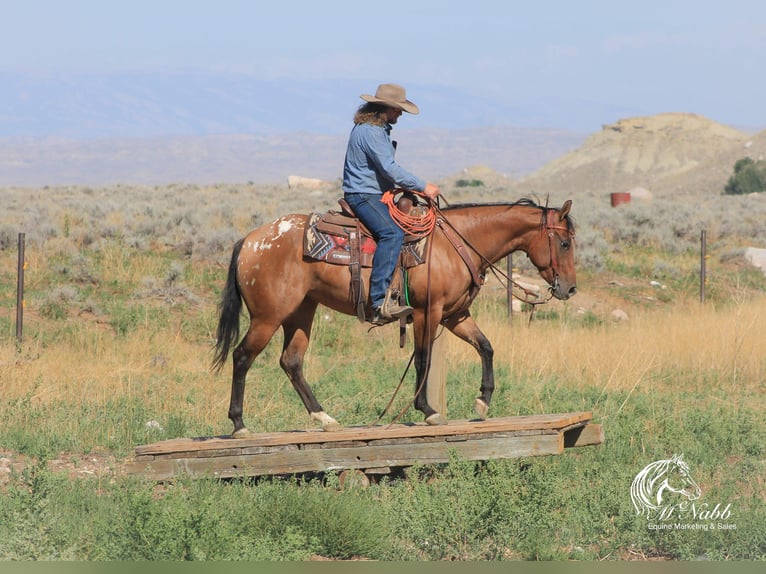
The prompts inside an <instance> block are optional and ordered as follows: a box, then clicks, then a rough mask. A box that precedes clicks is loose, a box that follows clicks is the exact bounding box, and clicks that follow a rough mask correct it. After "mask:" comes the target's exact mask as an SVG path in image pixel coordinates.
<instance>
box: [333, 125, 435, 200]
mask: <svg viewBox="0 0 766 574" xmlns="http://www.w3.org/2000/svg"><path fill="white" fill-rule="evenodd" d="M397 187H400V188H402V189H408V190H415V191H423V190H424V189H425V188H426V182H425V181H423V180H422V179H420V178H419V177H416V176H414V175H412V174H411V173H410V172H408V171H407V170H405V169H404V168H402V167H401V166H400V165H399V164H398V163H396V160H395V159H394V145H393V144H392V143H391V125H390V124H386V125H385V127H384V126H377V125H373V124H356V125H355V126H354V127H353V128H352V130H351V135H350V136H349V138H348V147H347V148H346V161H345V162H344V165H343V191H344V192H345V193H377V194H382V193H383V192H384V191H388V190H389V189H394V188H397Z"/></svg>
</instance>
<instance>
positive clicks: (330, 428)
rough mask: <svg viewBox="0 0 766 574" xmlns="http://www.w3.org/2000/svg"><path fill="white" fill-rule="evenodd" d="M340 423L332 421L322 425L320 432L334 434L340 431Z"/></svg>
mask: <svg viewBox="0 0 766 574" xmlns="http://www.w3.org/2000/svg"><path fill="white" fill-rule="evenodd" d="M340 428H341V427H340V423H339V422H338V421H332V422H330V423H325V424H323V425H322V430H323V431H325V432H335V431H339V430H340Z"/></svg>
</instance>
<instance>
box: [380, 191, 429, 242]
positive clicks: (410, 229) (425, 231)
mask: <svg viewBox="0 0 766 574" xmlns="http://www.w3.org/2000/svg"><path fill="white" fill-rule="evenodd" d="M401 191H402V190H390V191H387V192H385V193H384V194H383V197H382V198H381V201H382V202H383V203H385V204H386V205H387V206H388V213H390V214H391V219H393V220H394V222H395V223H396V224H397V225H398V226H399V227H401V228H402V229H403V230H404V232H405V233H408V234H410V235H414V236H416V237H425V236H426V235H430V234H431V232H432V231H433V230H434V227H436V209H434V206H433V203H431V201H430V200H428V209H427V211H426V212H425V213H424V214H422V215H417V216H415V215H409V214H407V213H404V212H402V211H400V210H399V208H398V207H397V206H396V201H395V197H396V194H397V193H399V192H401ZM410 193H413V194H415V195H419V196H420V197H425V196H424V195H423V194H420V193H417V192H410ZM418 211H420V210H418Z"/></svg>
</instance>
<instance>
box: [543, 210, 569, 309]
mask: <svg viewBox="0 0 766 574" xmlns="http://www.w3.org/2000/svg"><path fill="white" fill-rule="evenodd" d="M556 216H558V211H557V210H555V209H550V208H548V207H547V206H546V207H544V208H543V217H542V223H541V225H540V233H541V234H543V233H545V234H547V235H548V252H549V256H550V260H551V263H550V267H551V269H552V270H553V281H552V282H551V284H550V285H549V286H548V290H549V291H550V292H551V294H552V293H553V292H554V291H555V290H556V289H558V286H559V265H558V256H557V254H558V250H554V239H558V238H557V237H556V234H555V233H554V231H565V232H566V233H567V237H568V241H574V237H575V234H574V231H572V230H571V229H570V228H569V226H568V225H557V224H556V222H555V218H556ZM563 243H564V242H563V241H559V244H560V245H561V246H563Z"/></svg>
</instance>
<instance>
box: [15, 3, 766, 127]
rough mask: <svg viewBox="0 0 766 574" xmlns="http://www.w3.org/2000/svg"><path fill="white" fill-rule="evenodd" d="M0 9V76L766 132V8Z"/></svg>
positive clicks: (321, 6) (365, 5)
mask: <svg viewBox="0 0 766 574" xmlns="http://www.w3.org/2000/svg"><path fill="white" fill-rule="evenodd" d="M0 14H1V15H2V17H1V19H0V72H7V71H12V72H23V73H31V74H34V73H50V72H62V73H70V72H73V73H95V74H98V73H119V72H136V71H156V70H167V69H179V68H182V69H204V70H212V71H220V72H236V73H238V74H247V75H252V76H254V77H258V78H265V79H271V80H277V81H278V80H280V79H288V78H305V79H328V78H330V79H338V80H343V81H344V82H345V81H348V80H355V79H356V80H359V84H360V85H367V86H369V91H370V92H372V91H374V89H375V86H376V85H377V83H378V82H389V81H390V82H397V83H401V84H403V85H405V86H407V85H428V86H430V87H432V88H436V89H437V92H438V88H439V87H443V88H452V89H454V88H459V89H460V90H462V91H464V92H466V93H467V94H469V95H473V96H475V97H477V98H492V99H494V100H496V101H499V102H503V103H506V104H508V105H512V104H514V103H515V102H520V101H527V102H528V101H536V100H539V101H562V100H566V101H568V102H570V103H574V104H575V105H574V107H573V109H574V110H576V109H577V105H582V106H583V107H585V106H591V105H598V106H603V107H604V108H605V109H609V108H614V109H620V110H629V111H631V112H635V115H651V114H655V113H663V112H670V111H685V112H693V113H698V114H701V115H704V116H707V117H709V118H711V119H714V120H716V121H719V122H721V123H726V124H729V125H733V126H736V127H748V128H753V129H754V130H755V129H764V128H766V73H764V69H766V2H764V1H763V0H727V1H726V2H721V1H718V0H707V1H706V0H693V1H688V0H664V1H657V0H642V1H640V2H639V1H632V2H621V1H617V0H604V1H597V0H566V1H553V0H548V1H542V0H541V1H534V0H524V1H518V0H505V1H503V0H500V1H498V0H491V1H485V0H462V1H454V0H438V1H432V0H420V1H419V0H408V1H407V0H405V1H402V0H386V1H384V2H361V1H358V0H357V1H353V2H352V1H346V0H335V1H334V0H313V1H312V0H307V1H296V2H294V1H291V0H279V1H273V0H271V1H261V0H251V1H236V0H214V1H201V0H183V1H176V0H165V1H163V0H130V1H127V0H121V1H119V0H115V1H105V0H60V1H53V0H0ZM445 93H448V90H445ZM411 95H412V99H413V100H415V101H417V99H416V98H415V94H411ZM461 105H465V104H464V103H461ZM440 109H446V110H449V102H446V103H445V105H444V107H440Z"/></svg>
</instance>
